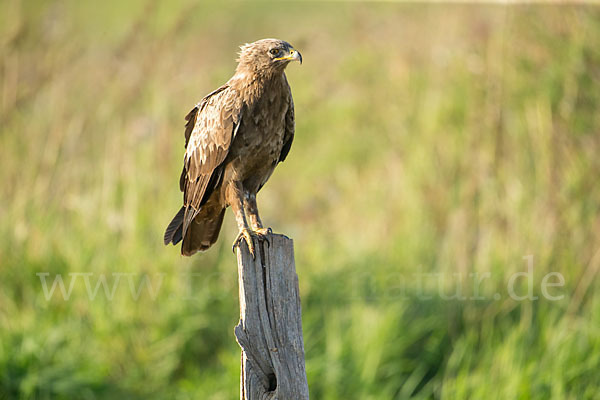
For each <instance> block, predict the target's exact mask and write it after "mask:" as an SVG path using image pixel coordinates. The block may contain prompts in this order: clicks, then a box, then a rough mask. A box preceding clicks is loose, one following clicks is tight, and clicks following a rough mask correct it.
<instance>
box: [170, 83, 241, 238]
mask: <svg viewBox="0 0 600 400" xmlns="http://www.w3.org/2000/svg"><path fill="white" fill-rule="evenodd" d="M237 97H238V96H237V95H236V92H235V90H233V89H232V88H230V87H229V86H227V85H224V86H221V87H220V88H219V89H217V90H215V91H214V92H212V93H210V94H209V95H208V96H206V97H205V98H204V99H202V101H201V102H200V103H199V104H198V105H196V107H194V109H193V110H192V111H190V113H189V114H188V115H187V116H186V120H187V124H186V126H185V142H186V149H185V156H184V163H183V171H182V173H181V178H180V180H179V186H180V188H181V190H182V191H183V205H184V207H185V215H184V218H183V236H185V232H186V231H187V228H188V226H189V224H190V222H191V221H192V220H193V219H194V217H196V215H198V212H199V211H200V207H201V206H202V205H203V204H204V203H205V202H206V200H207V199H208V198H209V197H210V195H211V193H212V191H213V190H214V188H215V187H216V186H218V184H219V183H220V181H221V178H222V173H223V165H222V164H223V161H224V160H225V157H227V154H228V153H229V148H230V146H231V143H232V141H233V137H234V136H235V134H236V132H237V129H238V128H239V126H240V119H241V108H242V106H241V101H239V99H238V98H237Z"/></svg>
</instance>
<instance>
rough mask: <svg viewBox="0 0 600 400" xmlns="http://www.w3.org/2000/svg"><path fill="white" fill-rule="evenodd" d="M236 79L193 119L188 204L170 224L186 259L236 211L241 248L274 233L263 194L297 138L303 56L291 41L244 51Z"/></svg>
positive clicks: (185, 177)
mask: <svg viewBox="0 0 600 400" xmlns="http://www.w3.org/2000/svg"><path fill="white" fill-rule="evenodd" d="M240 49H241V51H240V53H239V58H238V60H237V61H238V65H237V68H236V70H235V74H234V75H233V76H232V77H231V79H229V81H227V83H225V84H224V85H223V86H221V87H219V88H218V89H216V90H214V91H213V92H211V93H209V94H208V95H207V96H206V97H204V98H203V99H202V100H201V101H200V102H199V103H198V104H197V105H196V106H195V107H194V108H193V109H192V110H191V111H190V112H189V114H188V115H187V116H186V117H185V119H186V121H187V123H186V125H185V155H184V161H183V171H182V172H181V176H180V179H179V188H180V189H181V191H182V192H183V206H182V207H181V209H180V210H179V212H178V213H177V214H176V215H175V217H174V218H173V220H172V221H171V223H170V224H169V225H168V227H167V229H166V231H165V235H164V243H165V245H169V244H171V243H172V244H173V245H177V244H178V243H179V242H182V245H181V254H183V255H185V256H191V255H193V254H195V253H196V252H197V251H204V250H207V249H208V248H209V247H210V246H212V245H213V244H214V243H215V242H216V241H217V238H218V236H219V231H220V230H221V225H222V223H223V217H224V215H225V210H226V209H227V207H228V206H231V208H232V210H233V213H234V214H235V219H236V222H237V225H238V228H239V234H238V236H237V238H236V240H235V241H234V242H233V247H234V249H235V247H236V245H238V244H239V242H240V241H241V240H245V241H246V243H247V244H248V248H249V250H250V252H251V254H252V255H253V256H254V240H265V239H266V237H267V235H268V234H269V233H270V232H271V229H270V228H264V227H263V224H262V222H261V219H260V217H259V215H258V207H257V204H256V194H257V193H258V191H259V190H260V189H261V188H262V187H263V186H264V184H265V183H266V182H267V180H268V179H269V177H270V176H271V174H272V173H273V171H274V169H275V167H276V166H277V164H279V163H280V162H282V161H284V160H285V159H286V157H287V155H288V153H289V151H290V148H291V146H292V141H293V140H294V130H295V119H294V101H293V99H292V92H291V89H290V86H289V84H288V81H287V78H286V76H285V68H286V67H287V66H288V64H290V63H291V62H293V61H299V62H300V64H302V55H301V54H300V52H298V51H297V50H296V49H294V48H293V47H292V46H291V45H290V44H289V43H288V42H285V41H283V40H278V39H262V40H259V41H256V42H254V43H249V44H245V45H243V46H241V47H240Z"/></svg>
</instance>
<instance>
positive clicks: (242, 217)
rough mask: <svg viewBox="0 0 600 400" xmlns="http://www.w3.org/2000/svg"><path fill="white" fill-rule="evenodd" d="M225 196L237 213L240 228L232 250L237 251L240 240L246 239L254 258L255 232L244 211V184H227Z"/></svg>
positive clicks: (236, 217)
mask: <svg viewBox="0 0 600 400" xmlns="http://www.w3.org/2000/svg"><path fill="white" fill-rule="evenodd" d="M225 196H226V200H227V204H229V205H230V206H231V209H232V210H233V213H234V214H235V221H236V222H237V226H238V229H239V230H240V233H239V234H238V235H237V237H236V238H235V241H234V242H233V248H232V250H233V251H235V248H236V247H237V246H238V245H239V243H240V240H242V239H244V240H246V243H247V244H248V250H250V254H252V257H253V258H254V257H255V255H254V254H255V253H254V236H255V234H254V232H252V230H251V229H250V227H249V226H248V221H247V220H246V214H245V213H244V195H243V188H242V184H241V183H240V182H231V183H230V184H229V185H228V186H227V189H226V191H225Z"/></svg>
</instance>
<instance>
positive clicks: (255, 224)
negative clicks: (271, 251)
mask: <svg viewBox="0 0 600 400" xmlns="http://www.w3.org/2000/svg"><path fill="white" fill-rule="evenodd" d="M244 206H245V207H246V214H247V215H248V218H250V226H251V227H252V230H253V231H254V232H255V233H257V234H258V235H259V236H260V237H262V238H264V239H265V240H266V241H267V242H268V241H269V239H268V235H270V234H271V233H273V231H272V230H271V228H263V224H262V221H261V220H260V216H259V215H258V206H257V205H256V195H255V194H249V195H248V196H246V202H245V203H244Z"/></svg>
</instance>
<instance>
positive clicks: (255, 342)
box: [235, 234, 308, 400]
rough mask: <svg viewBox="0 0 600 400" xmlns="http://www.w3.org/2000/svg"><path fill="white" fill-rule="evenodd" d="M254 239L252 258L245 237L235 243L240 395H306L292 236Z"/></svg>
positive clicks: (245, 399)
mask: <svg viewBox="0 0 600 400" xmlns="http://www.w3.org/2000/svg"><path fill="white" fill-rule="evenodd" d="M268 239H269V243H266V242H265V243H256V244H255V246H256V259H253V258H252V255H251V254H250V252H249V251H248V246H247V244H246V242H245V241H243V240H242V241H241V243H240V246H238V248H237V259H238V275H239V290H240V323H239V324H238V325H237V326H236V327H235V336H236V338H237V342H238V344H239V345H240V347H241V348H242V373H241V382H240V399H241V400H256V399H260V400H267V399H269V400H304V399H308V383H307V380H306V370H305V367H304V341H303V339H302V319H301V316H302V314H301V309H300V295H299V290H298V275H296V267H295V264H294V245H293V241H292V240H291V239H289V238H287V237H285V236H283V235H276V234H270V235H269V237H268Z"/></svg>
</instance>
